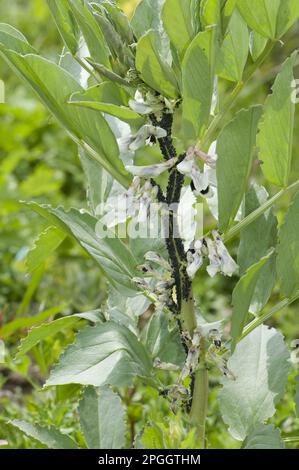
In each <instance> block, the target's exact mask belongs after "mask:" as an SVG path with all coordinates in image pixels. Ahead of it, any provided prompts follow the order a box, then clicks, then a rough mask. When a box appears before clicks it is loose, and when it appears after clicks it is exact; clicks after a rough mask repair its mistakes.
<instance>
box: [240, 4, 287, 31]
mask: <svg viewBox="0 0 299 470" xmlns="http://www.w3.org/2000/svg"><path fill="white" fill-rule="evenodd" d="M280 3H281V0H237V6H238V8H239V11H240V13H241V15H242V16H243V18H244V20H245V21H246V23H247V24H248V25H249V26H250V28H251V29H253V30H254V31H257V32H258V33H259V34H261V35H262V36H265V37H266V38H270V39H275V38H276V23H277V17H278V13H279V9H280Z"/></svg>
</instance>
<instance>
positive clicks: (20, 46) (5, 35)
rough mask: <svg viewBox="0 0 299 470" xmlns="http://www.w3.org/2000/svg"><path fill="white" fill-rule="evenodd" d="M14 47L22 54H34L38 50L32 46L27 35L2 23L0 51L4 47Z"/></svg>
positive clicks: (0, 26)
mask: <svg viewBox="0 0 299 470" xmlns="http://www.w3.org/2000/svg"><path fill="white" fill-rule="evenodd" d="M5 48H7V49H12V50H14V51H17V52H19V53H20V54H34V53H36V50H35V49H34V48H33V47H32V46H30V44H29V43H28V41H27V39H26V38H25V36H23V34H22V33H20V32H19V31H18V30H17V29H15V28H13V27H12V26H10V25H8V24H5V23H0V52H1V54H2V55H3V49H5Z"/></svg>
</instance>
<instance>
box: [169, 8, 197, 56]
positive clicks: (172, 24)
mask: <svg viewBox="0 0 299 470" xmlns="http://www.w3.org/2000/svg"><path fill="white" fill-rule="evenodd" d="M197 8H198V7H197V5H196V3H195V2H194V0H166V1H165V3H164V6H163V9H162V20H163V24H164V28H165V31H166V32H167V34H168V37H169V39H170V42H171V44H172V45H173V46H174V47H175V49H176V50H177V52H178V54H179V57H180V58H181V59H182V58H183V57H184V54H185V52H186V49H187V47H188V46H189V44H190V42H191V41H192V39H193V38H194V36H195V35H196V33H197V32H198V24H196V9H197Z"/></svg>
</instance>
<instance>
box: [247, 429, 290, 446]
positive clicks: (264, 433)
mask: <svg viewBox="0 0 299 470" xmlns="http://www.w3.org/2000/svg"><path fill="white" fill-rule="evenodd" d="M242 449H284V443H283V440H282V439H281V435H280V431H279V429H276V428H275V427H274V426H273V424H268V425H265V424H260V425H258V426H256V427H255V428H254V429H253V430H252V431H251V433H250V434H249V435H248V436H247V437H246V439H245V441H244V442H243V445H242Z"/></svg>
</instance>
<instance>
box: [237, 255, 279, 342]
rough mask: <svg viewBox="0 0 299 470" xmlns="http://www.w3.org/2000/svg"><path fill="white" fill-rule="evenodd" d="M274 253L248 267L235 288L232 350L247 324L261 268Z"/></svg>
mask: <svg viewBox="0 0 299 470" xmlns="http://www.w3.org/2000/svg"><path fill="white" fill-rule="evenodd" d="M272 254H273V250H272V251H271V252H270V253H269V254H268V255H267V256H264V257H263V258H261V259H260V260H259V261H258V262H257V263H255V264H253V265H252V266H250V268H248V270H247V271H246V273H245V274H244V276H242V277H241V279H240V280H239V282H238V283H237V285H236V287H235V288H234V290H233V295H232V303H233V316H232V328H231V336H232V351H233V350H234V349H235V347H236V344H237V341H238V339H239V338H240V336H241V334H242V331H243V328H244V326H245V323H246V320H247V317H248V310H249V306H250V303H251V301H252V298H253V294H254V290H255V288H256V284H257V281H258V279H259V276H260V274H261V269H262V268H263V267H264V266H265V264H266V263H267V262H268V261H269V259H270V257H271V256H272Z"/></svg>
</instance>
